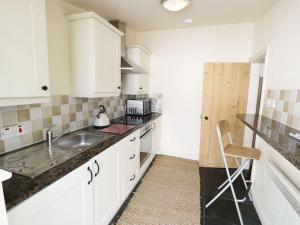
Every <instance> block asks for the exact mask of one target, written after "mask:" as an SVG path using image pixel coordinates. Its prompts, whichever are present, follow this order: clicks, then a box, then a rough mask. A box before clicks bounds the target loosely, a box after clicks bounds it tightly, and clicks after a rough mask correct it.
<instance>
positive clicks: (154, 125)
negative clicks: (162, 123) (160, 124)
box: [152, 122, 156, 130]
mask: <svg viewBox="0 0 300 225" xmlns="http://www.w3.org/2000/svg"><path fill="white" fill-rule="evenodd" d="M155 127H156V124H155V122H153V128H152V130H154V129H155Z"/></svg>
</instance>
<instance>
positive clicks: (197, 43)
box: [137, 23, 253, 160]
mask: <svg viewBox="0 0 300 225" xmlns="http://www.w3.org/2000/svg"><path fill="white" fill-rule="evenodd" d="M252 36H253V24H252V23H247V24H237V25H226V26H215V27H199V28H186V29H176V30H163V31H149V32H140V33H137V42H138V43H139V44H141V45H143V46H145V47H146V48H147V49H149V50H150V51H151V52H152V58H151V60H152V63H151V90H150V91H151V93H163V117H162V153H163V154H166V155H172V156H178V157H184V158H190V159H195V160H198V158H199V144H200V126H201V125H200V122H201V121H200V115H201V107H202V79H203V68H204V63H205V62H247V61H248V60H249V58H250V55H251V44H252Z"/></svg>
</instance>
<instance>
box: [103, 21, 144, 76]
mask: <svg viewBox="0 0 300 225" xmlns="http://www.w3.org/2000/svg"><path fill="white" fill-rule="evenodd" d="M109 22H110V23H111V24H112V25H114V26H115V27H116V28H118V29H119V30H120V31H122V32H123V33H124V34H125V35H124V36H122V39H121V73H122V74H128V73H138V74H143V73H146V71H145V70H143V69H142V68H141V67H140V66H138V65H137V64H136V63H134V62H132V61H131V60H129V59H128V58H127V49H126V23H125V22H123V21H120V20H113V21H109Z"/></svg>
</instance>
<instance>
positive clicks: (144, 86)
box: [139, 74, 149, 94]
mask: <svg viewBox="0 0 300 225" xmlns="http://www.w3.org/2000/svg"><path fill="white" fill-rule="evenodd" d="M139 79H140V87H139V94H148V93H149V75H147V74H140V77H139Z"/></svg>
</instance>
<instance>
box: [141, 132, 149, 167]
mask: <svg viewBox="0 0 300 225" xmlns="http://www.w3.org/2000/svg"><path fill="white" fill-rule="evenodd" d="M140 140H141V145H140V146H141V147H140V167H142V166H143V164H144V163H145V161H146V160H147V159H148V157H149V156H150V155H151V152H152V129H149V130H148V131H146V132H145V133H144V134H142V135H141V137H140Z"/></svg>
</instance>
